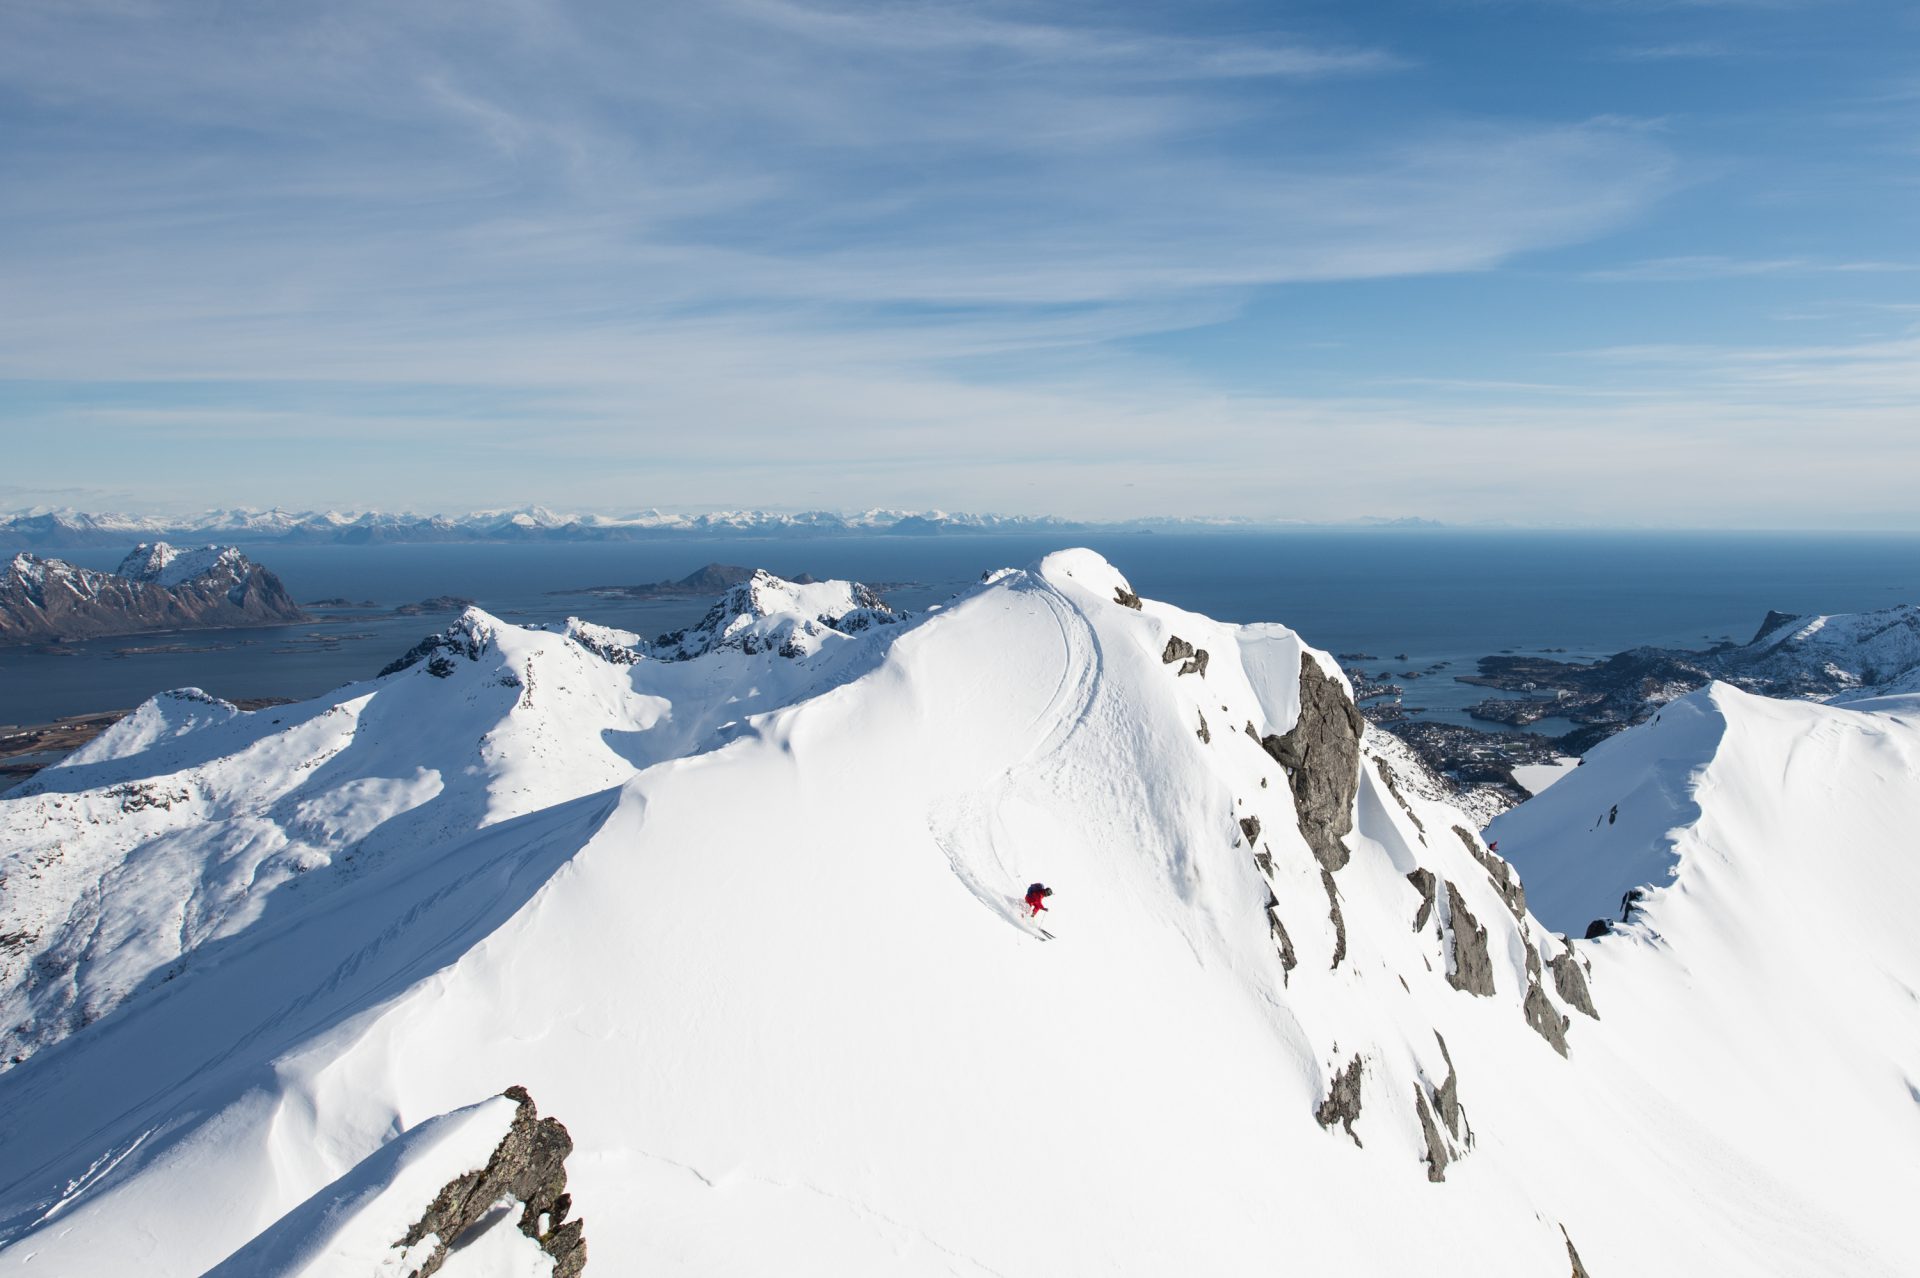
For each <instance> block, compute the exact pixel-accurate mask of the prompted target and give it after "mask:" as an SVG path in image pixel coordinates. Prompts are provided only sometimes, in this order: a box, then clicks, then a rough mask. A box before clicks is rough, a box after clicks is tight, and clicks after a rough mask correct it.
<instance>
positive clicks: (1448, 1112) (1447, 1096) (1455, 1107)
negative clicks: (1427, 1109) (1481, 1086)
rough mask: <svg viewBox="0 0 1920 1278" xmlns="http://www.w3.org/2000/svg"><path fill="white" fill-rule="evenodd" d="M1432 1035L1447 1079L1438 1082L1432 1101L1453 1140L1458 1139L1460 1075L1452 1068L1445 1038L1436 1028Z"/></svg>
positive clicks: (1451, 1056)
mask: <svg viewBox="0 0 1920 1278" xmlns="http://www.w3.org/2000/svg"><path fill="white" fill-rule="evenodd" d="M1433 1036H1434V1038H1436V1039H1438V1040H1439V1043H1440V1055H1441V1056H1443V1057H1444V1058H1446V1062H1447V1081H1446V1082H1444V1083H1442V1084H1440V1090H1438V1091H1436V1092H1435V1093H1434V1094H1433V1103H1434V1107H1435V1108H1436V1109H1438V1110H1439V1111H1440V1119H1441V1121H1442V1122H1444V1123H1446V1125H1447V1131H1448V1132H1449V1133H1450V1134H1451V1135H1452V1136H1453V1138H1454V1139H1455V1140H1459V1139H1460V1125H1461V1123H1462V1122H1463V1121H1465V1116H1464V1114H1463V1113H1462V1112H1461V1109H1460V1075H1459V1074H1458V1073H1456V1072H1455V1070H1454V1068H1453V1053H1452V1052H1449V1051H1448V1050H1447V1040H1446V1039H1444V1038H1441V1037H1440V1031H1438V1030H1435V1031H1434V1033H1433ZM1469 1135H1471V1133H1469Z"/></svg>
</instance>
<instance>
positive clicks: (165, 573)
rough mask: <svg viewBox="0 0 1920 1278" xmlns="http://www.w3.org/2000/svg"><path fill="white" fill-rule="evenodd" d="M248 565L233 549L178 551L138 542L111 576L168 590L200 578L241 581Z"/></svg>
mask: <svg viewBox="0 0 1920 1278" xmlns="http://www.w3.org/2000/svg"><path fill="white" fill-rule="evenodd" d="M251 567H252V565H251V564H250V563H249V562H248V560H247V557H246V556H245V555H243V554H241V553H240V551H239V550H238V549H237V548H235V547H233V546H219V545H211V544H209V545H206V546H198V547H194V548H192V549H188V550H182V549H179V548H177V547H174V546H170V545H168V544H167V543H166V542H164V541H155V542H144V541H143V542H141V543H140V544H139V545H137V546H135V547H134V548H133V550H132V551H131V552H129V553H128V555H127V557H126V558H125V559H123V560H121V561H120V566H119V567H118V568H115V569H114V570H113V571H114V575H115V576H117V577H125V578H126V579H127V580H128V581H139V582H146V583H149V584H151V585H156V586H164V587H166V588H167V589H169V590H171V589H173V588H174V587H176V586H180V585H182V584H184V583H186V582H189V581H196V580H198V579H200V578H202V577H214V578H218V579H220V580H222V581H228V582H239V581H241V580H243V579H244V578H245V577H246V575H247V571H248V569H249V568H251Z"/></svg>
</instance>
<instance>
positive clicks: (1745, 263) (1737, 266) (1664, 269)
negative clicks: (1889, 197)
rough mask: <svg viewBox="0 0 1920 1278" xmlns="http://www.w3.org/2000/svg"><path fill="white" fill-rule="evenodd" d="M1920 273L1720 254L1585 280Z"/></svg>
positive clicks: (1634, 266) (1636, 266) (1882, 265)
mask: <svg viewBox="0 0 1920 1278" xmlns="http://www.w3.org/2000/svg"><path fill="white" fill-rule="evenodd" d="M1910 271H1920V263H1914V262H1880V261H1864V260H1863V261H1838V262H1836V261H1823V260H1820V259H1818V258H1805V257H1772V258H1739V257H1723V256H1720V255H1718V254H1712V253H1708V254H1699V255H1695V256H1687V257H1660V258H1649V259H1647V260H1645V261H1640V262H1631V263H1628V264H1627V265H1625V266H1613V267H1606V268H1603V269H1600V270H1594V271H1588V272H1587V273H1586V274H1585V276H1584V277H1583V278H1585V279H1589V280H1605V281H1634V280H1648V281H1658V282H1670V281H1687V280H1727V279H1739V278H1742V277H1745V276H1753V275H1817V274H1838V275H1882V274H1902V273H1906V272H1910Z"/></svg>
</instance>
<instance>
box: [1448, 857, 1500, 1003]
mask: <svg viewBox="0 0 1920 1278" xmlns="http://www.w3.org/2000/svg"><path fill="white" fill-rule="evenodd" d="M1447 924H1448V930H1449V931H1450V932H1452V934H1453V970H1452V971H1450V972H1448V973H1447V984H1449V985H1451V986H1453V988H1455V989H1456V990H1465V991H1466V992H1467V993H1469V994H1478V995H1479V996H1480V997H1482V998H1491V997H1493V959H1492V958H1491V957H1489V955H1488V954H1487V929H1486V928H1484V927H1482V926H1481V925H1480V923H1479V922H1478V921H1477V920H1476V919H1475V918H1474V917H1473V915H1472V914H1471V913H1469V912H1468V910H1467V907H1466V904H1465V902H1463V901H1462V900H1461V899H1460V889H1459V888H1457V887H1455V886H1454V885H1453V883H1452V882H1451V881H1447Z"/></svg>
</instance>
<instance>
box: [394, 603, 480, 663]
mask: <svg viewBox="0 0 1920 1278" xmlns="http://www.w3.org/2000/svg"><path fill="white" fill-rule="evenodd" d="M493 640H494V621H493V618H491V617H489V616H487V614H486V613H484V612H481V611H480V610H479V609H477V608H470V609H468V610H467V611H466V612H464V613H462V614H461V616H460V619H459V620H458V621H456V622H454V623H453V624H452V625H451V626H448V627H447V628H446V629H445V630H442V631H441V632H440V633H438V634H432V635H428V636H427V637H426V638H425V639H422V640H421V641H420V642H419V643H416V644H415V645H413V647H411V648H409V649H407V650H406V652H404V653H402V654H401V655H400V656H399V657H398V658H396V659H395V660H393V661H390V662H388V663H387V664H386V665H385V666H383V667H382V668H381V670H380V677H381V678H385V677H386V676H388V675H390V674H399V673H400V672H401V671H402V670H406V669H410V668H411V667H413V666H417V665H419V664H420V663H421V662H423V661H424V662H426V663H427V673H428V674H430V675H433V676H435V677H436V678H440V679H444V678H446V677H447V676H448V675H450V674H452V673H453V672H454V671H455V670H457V669H459V667H458V666H456V665H455V664H454V662H453V659H454V658H455V657H461V658H464V659H466V660H468V661H478V660H480V658H481V656H482V654H484V653H485V652H487V650H488V649H490V648H492V647H493Z"/></svg>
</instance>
